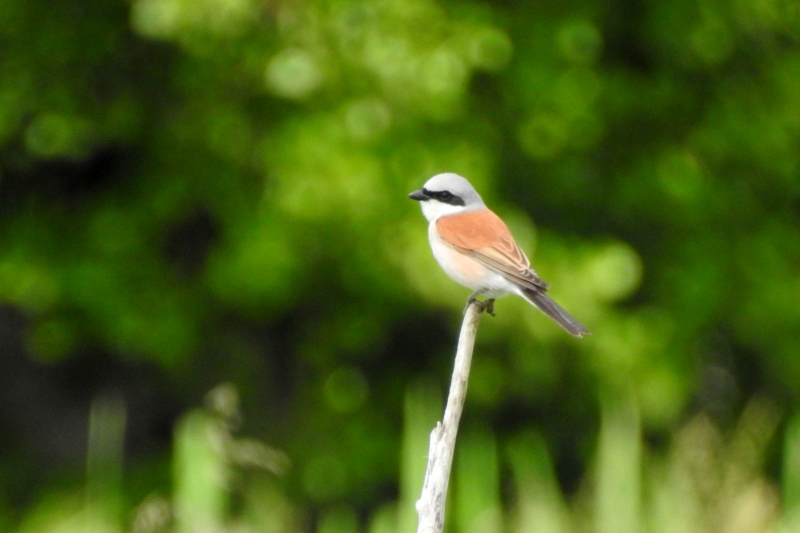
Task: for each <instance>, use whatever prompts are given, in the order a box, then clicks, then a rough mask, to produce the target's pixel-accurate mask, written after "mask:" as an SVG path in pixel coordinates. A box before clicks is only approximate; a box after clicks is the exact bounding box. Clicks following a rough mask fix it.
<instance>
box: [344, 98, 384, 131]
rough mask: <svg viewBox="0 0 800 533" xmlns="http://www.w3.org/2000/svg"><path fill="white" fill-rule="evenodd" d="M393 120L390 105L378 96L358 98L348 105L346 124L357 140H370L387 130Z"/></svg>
mask: <svg viewBox="0 0 800 533" xmlns="http://www.w3.org/2000/svg"><path fill="white" fill-rule="evenodd" d="M391 120H392V114H391V111H390V110H389V107H388V106H387V105H386V104H385V103H383V101H382V100H379V99H377V98H366V99H363V100H358V101H356V102H353V103H352V104H350V105H349V106H347V110H346V111H345V124H346V126H347V131H348V132H349V133H350V135H351V136H352V137H353V138H354V139H357V140H362V141H365V140H370V139H374V138H375V137H378V136H379V135H380V134H381V133H383V132H384V131H386V129H387V128H388V127H389V124H390V123H391Z"/></svg>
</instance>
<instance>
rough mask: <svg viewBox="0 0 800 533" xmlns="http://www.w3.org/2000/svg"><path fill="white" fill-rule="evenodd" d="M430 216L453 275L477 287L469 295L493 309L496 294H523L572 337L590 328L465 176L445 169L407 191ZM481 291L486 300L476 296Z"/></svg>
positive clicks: (435, 244)
mask: <svg viewBox="0 0 800 533" xmlns="http://www.w3.org/2000/svg"><path fill="white" fill-rule="evenodd" d="M408 197H409V198H411V199H412V200H416V201H418V202H419V203H420V206H421V208H422V214H423V215H424V216H425V218H426V219H427V220H428V222H429V225H428V240H429V241H430V245H431V250H432V251H433V256H434V257H435V258H436V261H437V262H438V263H439V265H440V266H441V267H442V270H444V271H445V273H446V274H447V275H448V276H450V278H452V279H453V281H455V282H457V283H459V284H461V285H463V286H464V287H467V288H468V289H470V290H472V291H474V292H473V293H472V294H471V295H470V296H469V298H467V308H469V306H470V305H472V304H473V303H477V304H478V305H480V306H481V309H483V310H486V311H488V312H489V313H490V314H492V315H494V300H495V298H499V297H501V296H505V295H507V294H516V295H518V296H521V297H522V298H524V299H525V300H527V301H528V302H529V303H531V304H532V305H533V306H535V307H536V308H538V309H539V310H541V311H542V312H544V313H545V314H546V315H547V316H549V317H550V318H551V319H553V320H554V321H555V322H556V324H558V325H559V326H561V327H562V328H564V330H566V331H567V333H569V334H570V335H573V336H574V337H583V336H584V335H589V334H590V332H589V330H588V329H586V328H585V327H584V326H583V325H582V324H581V323H580V322H578V321H577V320H576V319H575V318H573V317H572V316H571V315H570V314H569V313H567V312H566V311H565V310H564V309H563V308H562V307H561V306H560V305H558V304H557V303H556V302H555V301H553V299H552V298H550V297H549V296H548V295H547V289H548V284H547V283H545V282H544V281H542V279H541V278H540V277H539V275H538V274H537V273H536V271H535V270H533V268H531V263H530V261H529V260H528V258H527V257H526V256H525V253H524V252H523V251H522V250H521V249H520V247H519V246H518V245H517V243H516V241H515V240H514V237H513V236H512V235H511V232H510V231H509V229H508V226H506V224H505V223H504V222H503V220H502V219H501V218H500V217H499V216H497V215H496V214H495V213H494V212H493V211H492V210H490V209H489V208H488V207H486V204H484V203H483V199H482V198H481V196H480V194H478V191H476V190H475V188H474V187H473V186H472V184H470V182H469V181H467V179H466V178H464V177H462V176H459V175H458V174H454V173H451V172H446V173H443V174H437V175H435V176H433V177H432V178H430V179H429V180H428V181H426V182H425V184H424V185H423V187H422V189H419V190H417V191H414V192H412V193H410V194H409V195H408ZM479 296H481V297H484V298H485V299H484V300H483V301H480V300H478V299H477V298H478V297H479Z"/></svg>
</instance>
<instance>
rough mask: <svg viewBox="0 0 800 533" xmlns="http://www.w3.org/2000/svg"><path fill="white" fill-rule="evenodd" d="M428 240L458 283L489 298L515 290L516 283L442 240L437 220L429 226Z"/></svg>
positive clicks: (446, 271) (437, 256)
mask: <svg viewBox="0 0 800 533" xmlns="http://www.w3.org/2000/svg"><path fill="white" fill-rule="evenodd" d="M428 240H429V241H430V243H431V250H432V251H433V257H435V258H436V261H437V262H438V263H439V266H441V267H442V270H444V271H445V273H446V274H447V275H448V276H450V277H451V278H452V279H453V281H455V282H456V283H459V284H460V285H463V286H464V287H467V288H468V289H471V290H472V291H474V292H476V293H480V294H481V295H482V296H486V297H488V298H499V297H500V296H505V295H506V294H508V293H509V292H514V285H513V284H512V283H511V282H509V281H508V280H507V279H505V278H504V277H503V276H501V275H500V274H498V273H496V272H494V271H493V270H490V269H488V268H486V267H485V266H483V265H482V264H480V263H479V262H477V261H476V260H474V259H472V258H471V257H468V256H466V255H464V254H462V253H461V252H458V251H456V250H454V249H453V248H451V247H449V246H447V245H446V244H445V243H444V242H442V239H441V238H440V237H439V234H438V232H437V231H436V221H433V222H431V223H430V225H429V226H428Z"/></svg>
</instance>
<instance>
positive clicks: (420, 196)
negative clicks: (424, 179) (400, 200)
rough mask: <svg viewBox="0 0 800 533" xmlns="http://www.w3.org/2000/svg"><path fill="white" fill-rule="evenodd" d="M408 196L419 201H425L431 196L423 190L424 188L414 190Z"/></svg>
mask: <svg viewBox="0 0 800 533" xmlns="http://www.w3.org/2000/svg"><path fill="white" fill-rule="evenodd" d="M408 197H409V198H411V199H412V200H416V201H418V202H424V201H425V200H427V199H428V198H429V196H428V195H427V194H425V191H423V190H422V189H420V190H418V191H414V192H412V193H411V194H409V195H408Z"/></svg>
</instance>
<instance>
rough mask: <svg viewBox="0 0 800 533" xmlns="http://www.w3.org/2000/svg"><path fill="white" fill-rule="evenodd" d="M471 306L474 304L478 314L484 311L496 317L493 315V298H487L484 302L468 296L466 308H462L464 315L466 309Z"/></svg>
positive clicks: (473, 296)
mask: <svg viewBox="0 0 800 533" xmlns="http://www.w3.org/2000/svg"><path fill="white" fill-rule="evenodd" d="M472 304H475V305H477V306H478V311H479V312H480V311H486V312H487V313H489V314H490V315H492V316H497V315H495V314H494V298H487V299H486V300H483V301H481V300H478V299H477V298H476V297H475V295H474V294H472V295H470V297H469V298H467V306H466V307H465V308H464V313H465V314H466V312H467V309H469V306H470V305H472Z"/></svg>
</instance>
